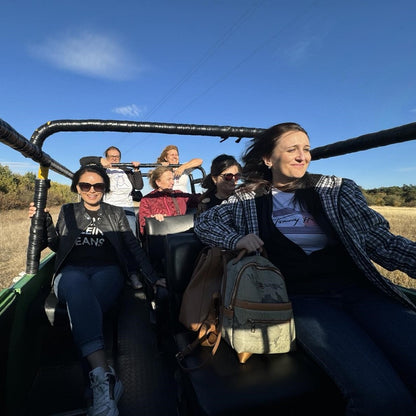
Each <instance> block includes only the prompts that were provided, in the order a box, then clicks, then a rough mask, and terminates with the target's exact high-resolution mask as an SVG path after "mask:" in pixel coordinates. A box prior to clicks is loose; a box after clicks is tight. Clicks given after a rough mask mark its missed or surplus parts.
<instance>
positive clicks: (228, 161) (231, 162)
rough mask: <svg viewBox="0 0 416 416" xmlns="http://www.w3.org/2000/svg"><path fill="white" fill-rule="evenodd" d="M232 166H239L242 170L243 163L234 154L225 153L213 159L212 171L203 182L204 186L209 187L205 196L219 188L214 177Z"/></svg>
mask: <svg viewBox="0 0 416 416" xmlns="http://www.w3.org/2000/svg"><path fill="white" fill-rule="evenodd" d="M231 166H237V167H238V170H239V171H241V165H240V164H239V163H238V162H237V159H236V158H235V157H234V156H231V155H226V154H224V153H223V154H221V155H219V156H217V157H216V158H215V159H213V161H212V163H211V169H210V173H209V174H208V175H207V176H205V178H204V180H203V181H202V182H201V186H202V188H205V189H207V191H206V192H205V193H204V196H207V195H209V194H211V193H212V192H214V193H215V192H216V190H217V185H216V184H215V183H214V181H213V180H212V177H213V176H219V175H221V173H222V172H224V171H225V170H226V169H228V168H230V167H231Z"/></svg>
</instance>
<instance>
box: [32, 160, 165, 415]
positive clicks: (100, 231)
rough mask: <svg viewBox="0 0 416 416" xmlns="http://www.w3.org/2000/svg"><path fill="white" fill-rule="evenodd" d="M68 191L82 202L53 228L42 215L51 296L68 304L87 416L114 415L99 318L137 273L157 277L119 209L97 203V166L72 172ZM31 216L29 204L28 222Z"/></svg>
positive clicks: (105, 188)
mask: <svg viewBox="0 0 416 416" xmlns="http://www.w3.org/2000/svg"><path fill="white" fill-rule="evenodd" d="M71 191H72V192H74V193H78V195H80V197H81V202H77V203H70V204H65V205H63V206H62V208H61V211H60V213H59V217H58V221H57V223H56V226H54V224H53V222H52V218H51V216H50V214H49V213H46V215H45V224H44V226H45V228H46V231H47V241H44V246H46V245H47V246H48V247H49V248H51V249H52V250H53V251H55V252H56V262H55V273H54V278H53V287H54V292H55V294H56V296H57V298H58V299H59V300H60V301H61V302H63V303H65V304H66V305H67V310H68V314H69V317H70V320H71V329H72V333H73V337H74V341H75V343H76V345H77V347H78V349H79V350H80V352H81V355H82V357H83V358H84V359H86V361H87V362H88V364H89V367H90V369H91V371H90V373H89V378H90V383H91V384H90V386H91V390H92V399H93V401H92V405H91V406H90V407H89V409H88V415H97V416H98V415H110V414H111V415H116V414H117V415H118V410H117V402H118V400H119V399H120V396H121V394H122V392H123V387H122V384H121V382H120V380H119V379H118V378H117V377H116V374H115V372H114V369H113V368H112V367H110V366H109V365H108V363H107V359H106V354H105V348H104V337H103V313H104V312H106V311H107V310H108V309H110V307H111V306H112V305H113V304H114V303H115V302H116V301H117V298H118V296H119V294H120V292H121V290H122V288H123V285H124V282H125V278H126V277H127V276H128V275H129V274H132V273H137V271H139V270H140V272H141V274H142V275H143V276H144V278H145V280H146V281H149V283H151V284H152V285H154V287H156V282H158V281H159V276H158V274H157V273H156V272H155V270H154V269H153V267H152V266H151V264H150V262H149V260H148V258H147V256H146V254H145V252H144V250H143V249H142V248H141V247H140V245H139V242H138V240H137V238H135V236H134V235H133V232H132V231H131V228H130V225H129V222H128V220H127V217H126V214H125V213H124V210H123V208H122V207H117V206H114V205H110V204H107V203H105V202H102V199H103V196H104V194H106V193H107V192H109V191H110V179H109V177H108V175H107V174H106V172H105V170H104V169H103V168H102V167H100V166H97V165H88V166H84V167H81V168H80V169H79V170H78V171H77V172H75V173H74V176H73V178H72V184H71ZM35 212H36V207H35V206H34V204H33V203H31V204H30V207H29V217H32V216H33V215H34V214H35Z"/></svg>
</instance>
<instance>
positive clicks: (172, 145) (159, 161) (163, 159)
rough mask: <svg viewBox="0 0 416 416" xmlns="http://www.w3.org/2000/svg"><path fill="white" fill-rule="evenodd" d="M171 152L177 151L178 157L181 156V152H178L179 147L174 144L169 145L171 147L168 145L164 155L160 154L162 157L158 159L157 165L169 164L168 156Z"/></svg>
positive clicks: (163, 151) (163, 152)
mask: <svg viewBox="0 0 416 416" xmlns="http://www.w3.org/2000/svg"><path fill="white" fill-rule="evenodd" d="M169 150H176V151H177V152H178V155H179V150H178V147H177V146H175V145H174V144H169V145H167V146H166V147H165V148H164V149H163V150H162V153H161V154H160V156H159V157H158V158H157V161H156V163H162V162H167V160H166V156H167V154H168V152H169Z"/></svg>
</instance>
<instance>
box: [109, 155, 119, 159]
mask: <svg viewBox="0 0 416 416" xmlns="http://www.w3.org/2000/svg"><path fill="white" fill-rule="evenodd" d="M107 157H108V158H109V159H120V155H107Z"/></svg>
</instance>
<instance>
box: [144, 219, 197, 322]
mask: <svg viewBox="0 0 416 416" xmlns="http://www.w3.org/2000/svg"><path fill="white" fill-rule="evenodd" d="M145 221H146V222H145V232H144V236H143V248H144V250H145V251H146V253H147V255H148V257H149V260H150V263H151V264H152V266H153V268H154V269H155V270H156V272H157V273H158V274H159V275H160V276H161V277H162V278H165V277H166V267H167V266H166V250H165V237H166V236H167V235H169V234H183V233H185V234H188V233H193V226H194V214H185V215H176V216H167V217H165V218H164V220H163V221H158V220H156V219H155V218H146V219H145ZM143 285H144V290H145V293H146V298H147V300H148V301H149V304H150V308H151V312H150V314H151V317H150V318H151V321H152V322H153V323H154V324H156V326H160V325H162V324H164V322H165V319H166V318H167V317H166V311H167V310H166V308H167V293H166V292H167V290H169V288H168V289H165V288H161V287H158V288H157V292H156V294H155V293H154V291H153V287H149V284H148V282H146V281H143Z"/></svg>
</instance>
